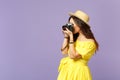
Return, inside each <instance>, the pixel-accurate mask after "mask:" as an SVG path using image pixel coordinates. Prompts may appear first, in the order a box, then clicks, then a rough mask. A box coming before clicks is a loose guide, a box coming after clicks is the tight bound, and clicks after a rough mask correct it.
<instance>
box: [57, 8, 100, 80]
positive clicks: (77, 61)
mask: <svg viewBox="0 0 120 80" xmlns="http://www.w3.org/2000/svg"><path fill="white" fill-rule="evenodd" d="M69 15H70V17H69V19H68V23H70V24H72V25H73V29H74V30H73V31H71V30H70V29H69V28H67V27H66V29H65V30H63V34H64V40H63V44H62V48H61V52H62V53H63V54H64V55H67V56H66V57H64V58H62V59H61V61H60V65H59V74H58V78H57V80H92V75H91V73H90V69H89V67H88V65H87V64H88V61H89V60H90V59H91V57H92V56H93V54H94V53H95V52H96V51H97V50H98V47H99V45H98V43H97V41H96V39H95V37H94V35H93V33H92V31H91V29H90V28H91V27H90V26H89V24H88V21H89V16H88V15H87V14H86V13H84V12H83V11H81V10H78V11H76V12H75V13H69Z"/></svg>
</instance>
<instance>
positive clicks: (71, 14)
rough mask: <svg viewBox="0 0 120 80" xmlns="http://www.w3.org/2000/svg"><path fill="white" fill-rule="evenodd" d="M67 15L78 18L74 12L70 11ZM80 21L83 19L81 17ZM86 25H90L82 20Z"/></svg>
mask: <svg viewBox="0 0 120 80" xmlns="http://www.w3.org/2000/svg"><path fill="white" fill-rule="evenodd" d="M69 16H75V17H77V18H78V19H80V18H79V17H78V16H77V15H75V14H74V13H72V12H70V13H69ZM80 20H81V21H83V20H82V19H80ZM83 22H84V23H85V24H86V25H87V26H89V27H90V25H89V24H88V23H86V22H85V21H83Z"/></svg>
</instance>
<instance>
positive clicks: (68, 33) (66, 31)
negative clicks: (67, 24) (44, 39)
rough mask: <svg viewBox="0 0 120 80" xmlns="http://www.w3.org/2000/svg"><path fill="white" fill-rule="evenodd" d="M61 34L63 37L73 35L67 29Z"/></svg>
mask: <svg viewBox="0 0 120 80" xmlns="http://www.w3.org/2000/svg"><path fill="white" fill-rule="evenodd" d="M63 33H64V36H65V37H70V36H71V35H73V33H72V32H71V31H70V30H69V29H68V28H66V30H63Z"/></svg>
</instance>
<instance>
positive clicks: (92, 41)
mask: <svg viewBox="0 0 120 80" xmlns="http://www.w3.org/2000/svg"><path fill="white" fill-rule="evenodd" d="M76 42H81V43H87V42H89V43H94V42H95V41H94V40H93V39H84V40H79V39H77V40H76Z"/></svg>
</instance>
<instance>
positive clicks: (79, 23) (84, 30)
mask: <svg viewBox="0 0 120 80" xmlns="http://www.w3.org/2000/svg"><path fill="white" fill-rule="evenodd" d="M71 18H72V19H73V20H74V21H75V23H76V25H77V26H79V27H80V30H81V31H82V33H83V35H85V37H86V38H88V39H93V40H94V41H95V45H96V50H98V49H99V44H98V42H97V41H96V39H95V37H94V34H93V33H92V31H91V29H90V26H88V25H87V24H86V23H85V22H83V21H82V20H80V19H79V18H77V17H75V16H70V17H69V19H68V22H69V21H70V19H71ZM73 36H74V41H76V39H77V37H78V36H79V34H78V33H76V34H74V35H73Z"/></svg>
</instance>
